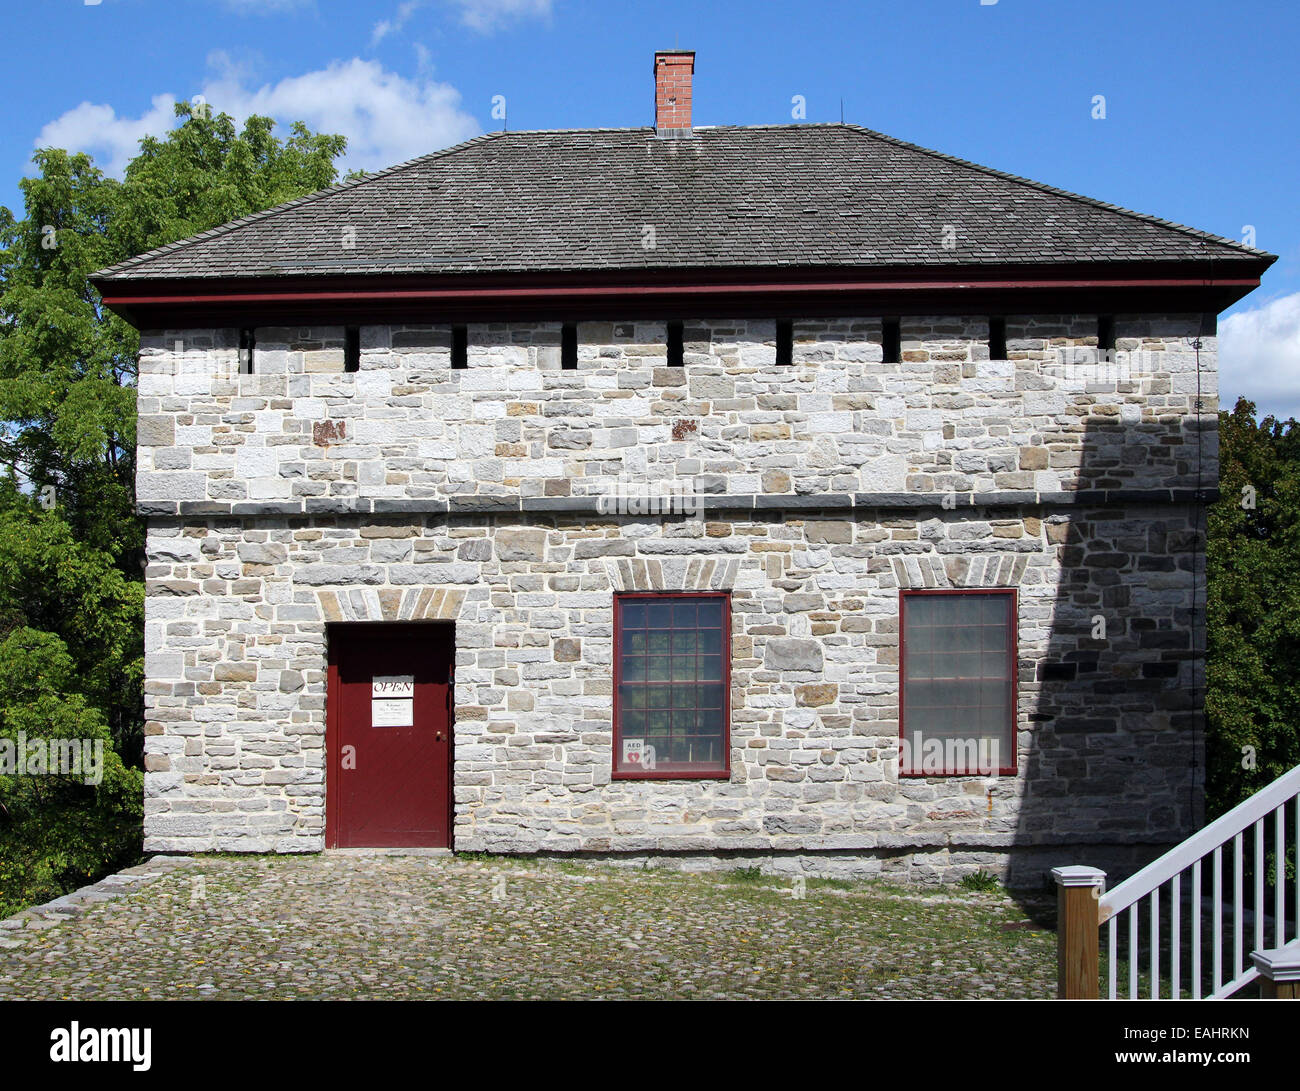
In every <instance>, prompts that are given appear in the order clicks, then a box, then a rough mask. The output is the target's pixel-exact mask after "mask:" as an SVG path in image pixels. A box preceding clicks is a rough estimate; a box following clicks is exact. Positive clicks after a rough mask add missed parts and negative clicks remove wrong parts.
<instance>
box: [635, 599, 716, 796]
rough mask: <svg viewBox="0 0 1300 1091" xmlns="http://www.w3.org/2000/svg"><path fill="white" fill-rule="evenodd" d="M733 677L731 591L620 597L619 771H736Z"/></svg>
mask: <svg viewBox="0 0 1300 1091" xmlns="http://www.w3.org/2000/svg"><path fill="white" fill-rule="evenodd" d="M730 674H731V604H730V601H729V600H728V597H727V596H726V595H710V594H679V595H651V594H621V595H616V596H615V598H614V681H615V686H614V776H615V777H616V778H663V779H670V778H683V777H726V776H728V775H729V771H730V756H731V754H730V738H729V728H728V716H729V692H730Z"/></svg>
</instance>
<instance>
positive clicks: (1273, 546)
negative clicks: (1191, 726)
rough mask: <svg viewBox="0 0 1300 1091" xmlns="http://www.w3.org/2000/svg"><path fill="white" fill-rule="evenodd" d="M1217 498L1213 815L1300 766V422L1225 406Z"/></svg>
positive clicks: (1209, 785)
mask: <svg viewBox="0 0 1300 1091" xmlns="http://www.w3.org/2000/svg"><path fill="white" fill-rule="evenodd" d="M1219 459H1220V464H1219V489H1220V498H1219V500H1218V501H1217V502H1216V503H1215V504H1214V505H1213V506H1212V507H1211V508H1210V512H1209V517H1208V533H1207V542H1206V577H1207V581H1208V605H1207V613H1206V620H1207V656H1206V695H1205V705H1206V717H1207V721H1208V731H1207V739H1206V778H1207V779H1206V803H1207V813H1208V814H1209V815H1210V816H1211V817H1213V816H1215V815H1218V814H1222V813H1223V812H1224V811H1226V810H1228V809H1230V808H1231V807H1233V806H1235V805H1236V804H1237V803H1239V802H1241V801H1242V800H1243V799H1245V798H1246V797H1247V796H1249V795H1251V794H1252V793H1253V792H1255V791H1258V790H1259V789H1260V788H1262V787H1264V786H1265V785H1267V784H1268V783H1269V782H1270V781H1272V780H1274V779H1276V778H1277V777H1278V776H1280V775H1281V774H1282V773H1284V772H1286V771H1287V770H1288V769H1290V768H1292V767H1294V766H1295V765H1297V764H1300V425H1298V424H1297V423H1296V421H1295V420H1288V421H1286V422H1279V421H1277V420H1275V419H1274V418H1273V417H1266V418H1265V419H1264V420H1262V421H1260V422H1259V423H1256V421H1255V406H1254V405H1253V404H1252V403H1251V402H1248V401H1246V400H1245V399H1244V398H1243V399H1239V400H1238V401H1237V404H1236V406H1235V407H1234V409H1233V410H1232V412H1231V413H1228V412H1221V413H1220V414H1219Z"/></svg>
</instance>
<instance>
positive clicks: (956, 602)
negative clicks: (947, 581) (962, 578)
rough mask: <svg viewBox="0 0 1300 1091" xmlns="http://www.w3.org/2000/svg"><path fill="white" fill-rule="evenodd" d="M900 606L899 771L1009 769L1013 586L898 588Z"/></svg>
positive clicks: (912, 773) (940, 772) (1013, 678)
mask: <svg viewBox="0 0 1300 1091" xmlns="http://www.w3.org/2000/svg"><path fill="white" fill-rule="evenodd" d="M901 609H902V615H903V616H902V630H903V631H902V642H901V647H902V654H901V656H900V660H901V662H900V669H901V673H902V679H903V681H902V696H901V702H900V718H901V736H902V746H901V756H900V759H899V772H900V773H902V774H903V775H905V776H936V775H944V774H954V775H962V774H976V773H979V774H985V775H987V774H989V773H1012V772H1014V771H1015V765H1016V746H1015V743H1016V738H1015V701H1016V692H1015V687H1016V596H1015V592H1014V591H938V592H936V591H904V592H903V593H902V595H901Z"/></svg>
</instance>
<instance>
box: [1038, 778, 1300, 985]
mask: <svg viewBox="0 0 1300 1091" xmlns="http://www.w3.org/2000/svg"><path fill="white" fill-rule="evenodd" d="M1288 811H1290V812H1291V814H1292V818H1291V819H1290V822H1288V818H1287V815H1288ZM1288 825H1290V827H1291V833H1290V835H1289V836H1288V833H1287V827H1288ZM1248 831H1252V832H1253V836H1252V837H1251V845H1250V848H1251V851H1252V854H1253V867H1252V868H1251V869H1250V870H1251V873H1252V874H1251V876H1250V879H1251V882H1250V885H1251V887H1253V892H1252V893H1253V896H1252V897H1251V898H1250V907H1249V909H1248V908H1247V898H1246V891H1245V889H1244V886H1245V879H1246V870H1247V869H1246V866H1245V857H1244V851H1245V840H1246V838H1247V836H1248ZM1270 835H1271V836H1270ZM1270 843H1271V844H1270ZM1269 847H1271V849H1272V853H1271V857H1272V858H1271V860H1270V861H1268V862H1266V860H1267V851H1266V850H1267V849H1268V848H1269ZM1229 853H1230V854H1231V866H1230V868H1229V867H1228V866H1227V865H1226V864H1225V860H1224V856H1225V855H1227V854H1229ZM1288 861H1289V862H1290V868H1289V869H1288ZM1270 864H1271V866H1269V865H1270ZM1288 870H1290V871H1291V873H1292V874H1291V877H1290V878H1288V875H1287V872H1288ZM1229 871H1230V875H1229V874H1226V872H1229ZM1052 874H1053V875H1054V876H1055V878H1056V881H1057V885H1058V891H1059V894H1058V904H1059V907H1060V913H1059V921H1058V951H1057V957H1058V962H1059V982H1058V994H1059V995H1061V996H1064V997H1089V996H1094V997H1095V996H1097V995H1098V993H1099V981H1098V976H1099V975H1098V956H1099V954H1100V951H1099V950H1098V947H1099V942H1098V934H1097V930H1098V929H1100V928H1104V929H1105V932H1106V959H1105V976H1106V978H1107V982H1106V985H1107V988H1106V996H1108V997H1109V998H1110V999H1112V1000H1113V999H1116V998H1117V996H1118V995H1119V994H1120V981H1119V977H1120V970H1121V965H1124V966H1125V967H1126V970H1127V973H1126V976H1127V978H1128V982H1127V984H1128V989H1127V994H1128V996H1129V997H1130V998H1137V997H1138V995H1139V990H1140V986H1141V978H1142V977H1143V963H1144V962H1145V963H1146V967H1145V970H1146V973H1145V977H1146V990H1145V991H1146V992H1147V993H1148V994H1149V995H1150V996H1151V997H1153V998H1159V997H1161V996H1165V997H1169V998H1173V999H1179V998H1183V997H1191V998H1193V999H1200V998H1202V997H1207V996H1208V997H1224V996H1230V995H1231V994H1232V993H1234V992H1236V991H1237V990H1238V989H1240V988H1241V987H1242V986H1244V985H1247V984H1249V983H1250V982H1251V981H1253V980H1255V978H1256V977H1258V976H1259V971H1258V969H1257V968H1256V966H1255V965H1254V962H1253V960H1252V959H1251V957H1250V956H1251V953H1252V951H1255V950H1261V949H1263V948H1264V947H1265V945H1266V943H1267V942H1268V938H1267V930H1268V925H1269V921H1268V917H1269V916H1270V915H1271V917H1272V922H1271V923H1272V933H1273V936H1272V943H1271V946H1272V947H1274V948H1281V947H1284V946H1286V945H1287V944H1288V943H1290V942H1291V941H1294V940H1297V939H1298V938H1300V766H1297V767H1296V768H1294V769H1292V770H1291V771H1290V772H1289V773H1285V774H1283V775H1282V776H1280V777H1278V779H1277V780H1275V781H1274V782H1273V783H1272V784H1270V785H1269V786H1268V787H1267V788H1263V789H1261V790H1260V791H1258V792H1256V793H1255V794H1254V795H1253V796H1251V797H1250V798H1249V799H1248V800H1246V801H1245V802H1244V803H1241V804H1239V805H1238V806H1236V807H1234V808H1233V809H1232V810H1230V811H1229V812H1228V813H1227V814H1225V815H1223V816H1222V817H1220V818H1217V819H1215V820H1214V821H1213V822H1211V823H1210V824H1209V825H1208V826H1206V827H1205V828H1204V829H1203V830H1201V831H1200V832H1199V833H1197V834H1194V835H1193V836H1191V837H1189V838H1188V839H1187V840H1186V841H1184V842H1183V843H1182V844H1181V845H1178V846H1177V847H1175V848H1173V849H1171V850H1170V851H1169V852H1167V853H1165V854H1164V855H1163V856H1161V857H1160V858H1159V859H1158V860H1154V861H1152V862H1151V863H1150V864H1148V865H1147V866H1146V867H1144V868H1143V869H1142V870H1141V871H1139V872H1137V873H1136V874H1135V875H1133V876H1131V877H1130V878H1128V879H1125V880H1124V882H1122V883H1120V884H1119V885H1118V886H1116V887H1115V889H1114V890H1111V891H1109V892H1107V893H1102V889H1103V887H1104V884H1105V878H1106V876H1105V873H1104V872H1102V871H1098V870H1097V869H1095V868H1081V867H1066V868H1054V869H1053V871H1052ZM1269 874H1271V875H1272V877H1273V880H1274V881H1273V893H1272V898H1271V901H1272V903H1273V904H1272V907H1271V911H1270V906H1269V905H1268V904H1267V901H1268V899H1266V897H1265V885H1266V884H1265V881H1266V879H1267V877H1268V875H1269ZM1288 888H1290V890H1291V895H1290V898H1288V896H1287V890H1288ZM1288 903H1289V904H1288ZM1225 909H1226V910H1227V917H1226V919H1225ZM1288 910H1289V912H1290V915H1291V919H1290V922H1288V919H1287V915H1288ZM1184 914H1185V915H1186V917H1187V918H1189V919H1188V920H1187V922H1186V923H1184ZM1207 918H1208V919H1207ZM1144 924H1145V932H1146V941H1145V951H1144V950H1143V947H1144V944H1143V925H1144ZM1248 938H1249V943H1250V946H1249V948H1247V946H1246V942H1247V939H1248ZM1225 940H1226V941H1227V942H1226V947H1227V949H1226V950H1225ZM1121 957H1123V963H1121Z"/></svg>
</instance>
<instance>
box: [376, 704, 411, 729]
mask: <svg viewBox="0 0 1300 1091" xmlns="http://www.w3.org/2000/svg"><path fill="white" fill-rule="evenodd" d="M414 724H415V702H414V701H411V700H403V699H402V698H401V697H374V698H371V701H370V726H371V727H412V726H414Z"/></svg>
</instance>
